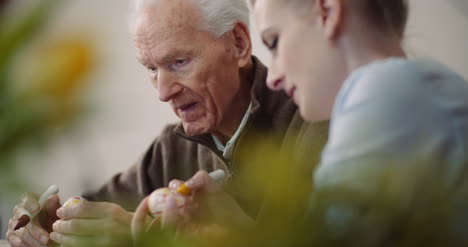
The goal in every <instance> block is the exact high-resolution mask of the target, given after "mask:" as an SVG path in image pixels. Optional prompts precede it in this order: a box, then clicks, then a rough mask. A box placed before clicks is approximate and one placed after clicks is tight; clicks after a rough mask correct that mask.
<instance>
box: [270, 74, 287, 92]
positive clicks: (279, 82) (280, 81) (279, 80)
mask: <svg viewBox="0 0 468 247" xmlns="http://www.w3.org/2000/svg"><path fill="white" fill-rule="evenodd" d="M284 82H285V76H275V77H271V78H268V79H267V86H268V88H270V89H271V90H273V91H279V90H282V89H284Z"/></svg>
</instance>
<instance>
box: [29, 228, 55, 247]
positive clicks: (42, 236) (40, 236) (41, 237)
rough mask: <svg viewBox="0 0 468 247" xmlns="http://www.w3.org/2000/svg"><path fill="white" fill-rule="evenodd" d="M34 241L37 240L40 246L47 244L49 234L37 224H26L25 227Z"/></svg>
mask: <svg viewBox="0 0 468 247" xmlns="http://www.w3.org/2000/svg"><path fill="white" fill-rule="evenodd" d="M25 228H26V229H27V230H28V231H29V233H30V234H31V235H32V236H33V238H34V239H36V240H38V241H39V242H40V243H41V244H42V245H46V244H47V243H48V242H49V233H48V232H47V231H46V230H44V229H43V228H42V227H41V226H40V225H38V224H28V225H27V226H26V227H25Z"/></svg>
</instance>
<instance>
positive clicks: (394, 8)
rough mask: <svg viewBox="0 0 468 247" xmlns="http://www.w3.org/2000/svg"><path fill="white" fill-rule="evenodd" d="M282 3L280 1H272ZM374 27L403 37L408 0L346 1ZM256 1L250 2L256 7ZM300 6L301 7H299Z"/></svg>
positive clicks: (297, 0)
mask: <svg viewBox="0 0 468 247" xmlns="http://www.w3.org/2000/svg"><path fill="white" fill-rule="evenodd" d="M270 1H280V0H270ZM281 1H284V2H285V3H298V4H312V3H314V2H315V0H281ZM346 1H349V2H350V6H351V7H353V8H354V9H355V10H357V11H359V12H360V13H361V15H362V16H364V17H365V18H367V20H369V21H370V22H372V24H374V26H376V27H378V28H382V29H383V30H386V31H390V32H392V33H395V34H397V35H398V36H399V37H403V35H404V33H405V30H406V23H407V21H408V12H409V7H408V0H346ZM255 3H256V0H250V4H251V6H254V5H255ZM299 6H300V5H299Z"/></svg>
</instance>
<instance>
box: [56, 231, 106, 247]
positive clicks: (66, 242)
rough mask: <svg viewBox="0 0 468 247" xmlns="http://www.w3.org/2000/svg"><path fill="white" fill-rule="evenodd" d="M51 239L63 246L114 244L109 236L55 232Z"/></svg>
mask: <svg viewBox="0 0 468 247" xmlns="http://www.w3.org/2000/svg"><path fill="white" fill-rule="evenodd" d="M50 239H52V240H53V241H54V242H56V243H57V244H59V245H62V246H112V245H111V243H112V241H111V238H109V237H107V236H98V237H95V236H93V237H83V236H73V235H65V234H60V233H56V232H53V233H51V234H50Z"/></svg>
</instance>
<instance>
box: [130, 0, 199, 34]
mask: <svg viewBox="0 0 468 247" xmlns="http://www.w3.org/2000/svg"><path fill="white" fill-rule="evenodd" d="M201 23H202V18H201V13H200V10H199V9H198V8H197V7H196V6H195V5H194V4H193V2H192V1H186V0H171V1H161V2H158V3H153V4H151V5H148V6H145V7H144V8H143V9H142V10H141V11H140V12H139V14H138V15H137V16H136V25H135V26H136V27H135V35H136V36H135V38H136V39H137V38H139V37H148V36H152V35H157V36H164V35H168V34H171V33H183V32H190V31H195V30H198V29H200V27H201Z"/></svg>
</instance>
